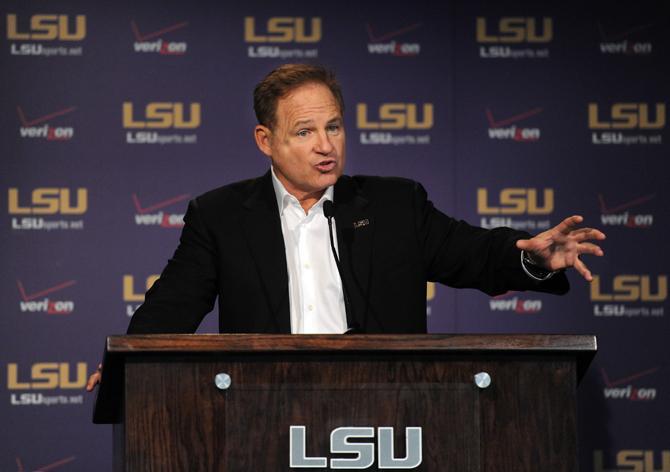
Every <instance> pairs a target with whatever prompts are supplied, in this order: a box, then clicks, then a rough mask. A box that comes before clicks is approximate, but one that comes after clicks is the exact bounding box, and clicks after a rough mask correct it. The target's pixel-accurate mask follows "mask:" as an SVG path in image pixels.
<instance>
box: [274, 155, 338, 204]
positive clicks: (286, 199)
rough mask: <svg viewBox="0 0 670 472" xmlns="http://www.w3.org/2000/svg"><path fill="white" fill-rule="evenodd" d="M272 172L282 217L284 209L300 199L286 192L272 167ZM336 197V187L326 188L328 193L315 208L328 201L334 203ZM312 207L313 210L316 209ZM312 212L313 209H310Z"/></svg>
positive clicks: (324, 194)
mask: <svg viewBox="0 0 670 472" xmlns="http://www.w3.org/2000/svg"><path fill="white" fill-rule="evenodd" d="M270 171H271V173H272V187H273V188H274V191H275V197H276V198H277V207H278V208H279V216H282V215H283V214H284V209H285V208H286V207H287V206H288V205H289V203H290V202H291V201H292V200H294V201H295V202H296V203H298V204H299V203H300V202H298V199H297V198H295V197H294V196H293V195H291V194H290V193H288V191H287V190H286V187H284V184H282V183H281V181H280V180H279V179H278V178H277V174H275V169H274V167H272V166H270ZM334 196H335V190H334V187H333V186H332V185H331V186H329V187H328V188H326V191H325V192H323V195H322V196H321V198H320V199H319V201H318V202H316V204H315V205H314V207H318V206H320V205H323V202H324V201H326V200H331V201H333V199H334ZM314 207H312V208H314ZM310 211H311V209H310Z"/></svg>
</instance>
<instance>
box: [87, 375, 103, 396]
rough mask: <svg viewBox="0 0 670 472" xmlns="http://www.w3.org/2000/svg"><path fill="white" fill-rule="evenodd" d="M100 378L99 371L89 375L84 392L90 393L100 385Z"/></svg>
mask: <svg viewBox="0 0 670 472" xmlns="http://www.w3.org/2000/svg"><path fill="white" fill-rule="evenodd" d="M100 377H102V375H101V374H100V371H98V372H96V373H95V374H93V375H91V376H90V377H89V378H88V382H87V383H86V391H88V392H92V391H93V389H94V388H95V386H96V385H97V384H99V383H100Z"/></svg>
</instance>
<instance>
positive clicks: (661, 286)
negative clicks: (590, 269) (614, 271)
mask: <svg viewBox="0 0 670 472" xmlns="http://www.w3.org/2000/svg"><path fill="white" fill-rule="evenodd" d="M603 285H604V284H603V283H602V280H601V277H600V276H599V275H594V276H593V281H592V282H591V301H594V302H609V301H619V302H637V301H642V302H655V303H659V302H664V301H665V300H667V298H668V276H667V275H658V276H657V277H656V281H655V286H656V288H655V290H653V289H652V280H651V276H649V275H629V274H622V275H617V276H615V277H614V279H613V280H612V289H611V291H603V289H602V286H603Z"/></svg>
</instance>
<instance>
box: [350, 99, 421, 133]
mask: <svg viewBox="0 0 670 472" xmlns="http://www.w3.org/2000/svg"><path fill="white" fill-rule="evenodd" d="M420 115H421V116H420V117H419V113H418V110H417V104H415V103H383V104H381V105H380V106H379V108H378V109H377V113H376V117H374V118H372V119H371V118H370V116H369V113H368V105H367V104H366V103H359V104H357V105H356V124H357V126H358V129H384V130H400V129H408V130H424V129H431V128H432V127H433V123H434V118H433V104H432V103H424V104H423V106H422V109H421V113H420Z"/></svg>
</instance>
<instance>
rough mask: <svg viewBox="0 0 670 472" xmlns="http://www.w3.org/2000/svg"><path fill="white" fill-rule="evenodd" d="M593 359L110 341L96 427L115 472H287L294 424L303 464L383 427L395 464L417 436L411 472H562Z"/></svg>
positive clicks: (314, 340) (493, 343) (582, 340)
mask: <svg viewBox="0 0 670 472" xmlns="http://www.w3.org/2000/svg"><path fill="white" fill-rule="evenodd" d="M595 349H596V344H595V339H594V338H593V337H591V336H577V337H575V336H557V335H553V336H552V335H522V336H503V335H493V336H492V335H457V336H441V335H425V336H256V335H204V336H203V335H198V336H196V335H179V336H173V335H169V336H164V335H159V336H120V337H112V338H109V339H108V346H107V351H106V357H105V361H106V362H107V363H109V364H110V368H109V369H108V366H107V365H106V366H105V370H104V371H103V385H102V386H101V387H104V389H101V393H100V395H99V397H98V403H99V404H98V405H97V409H96V414H100V416H99V418H98V419H100V418H102V419H110V418H111V419H112V420H113V421H120V422H121V424H118V425H115V435H114V441H115V445H114V449H115V459H118V460H116V461H115V464H114V466H115V470H123V471H152V470H160V471H171V470H174V471H181V470H189V471H201V470H202V471H228V470H233V471H238V470H240V471H246V470H254V471H255V470H262V471H285V470H289V468H288V454H289V447H288V436H289V426H290V425H305V426H306V427H307V431H308V437H309V442H308V445H307V452H308V454H309V455H315V456H329V434H330V431H331V430H332V429H334V428H337V427H340V426H374V427H378V426H392V427H394V428H395V433H396V436H395V438H394V441H395V442H394V448H395V450H396V452H397V454H396V455H401V454H403V452H404V448H405V444H404V428H405V427H407V426H421V427H422V428H423V442H422V444H423V463H422V464H421V466H420V467H419V468H417V469H414V470H422V471H439V472H443V471H459V472H461V471H467V472H478V471H487V472H489V471H494V472H498V471H500V472H503V471H514V472H524V471H529V472H530V471H547V470H550V471H552V472H568V471H569V472H573V471H575V470H576V469H577V462H576V457H577V453H576V451H577V437H576V418H575V415H576V388H577V381H578V376H577V372H578V362H579V359H581V358H589V356H592V355H593V354H594V353H595ZM480 371H485V372H488V373H489V374H490V375H491V377H492V379H493V382H492V384H491V386H490V387H488V388H486V389H479V388H478V387H476V386H475V385H474V382H473V376H474V375H475V374H476V373H478V372H480ZM219 372H226V373H228V374H229V375H230V376H231V377H232V379H233V384H232V386H231V388H230V389H228V390H225V391H221V390H218V389H217V388H216V387H215V385H214V382H213V379H214V376H215V375H216V374H217V373H219ZM106 382H107V383H110V382H111V383H117V382H118V383H120V385H122V387H121V398H124V399H125V403H123V402H122V401H120V400H121V398H104V397H102V395H103V392H107V393H106V394H111V393H112V392H117V391H118V390H119V389H118V387H115V388H112V387H110V386H109V385H107V386H105V385H104V384H105V383H106ZM112 404H113V405H114V406H113V408H112V407H110V405H112ZM121 405H123V408H121ZM105 415H106V416H105ZM115 415H116V416H115ZM117 432H118V433H119V434H116V433H117ZM367 470H377V469H376V468H375V467H372V468H370V469H367Z"/></svg>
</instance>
